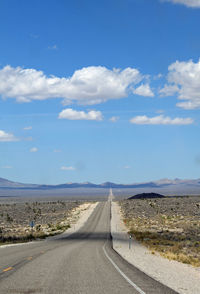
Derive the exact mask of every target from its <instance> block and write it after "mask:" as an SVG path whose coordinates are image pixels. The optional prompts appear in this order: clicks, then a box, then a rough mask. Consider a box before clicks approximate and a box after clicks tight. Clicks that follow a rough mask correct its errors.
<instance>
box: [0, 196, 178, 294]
mask: <svg viewBox="0 0 200 294" xmlns="http://www.w3.org/2000/svg"><path fill="white" fill-rule="evenodd" d="M0 293H1V294H3V293H48V294H51V293H58V294H59V293H74V294H79V293H88V294H90V293H91V294H96V293H97V294H98V293H101V294H102V293H107V294H109V293H123V294H129V293H133V294H138V293H140V294H150V293H151V294H158V293H159V294H172V293H173V294H174V293H176V292H174V291H173V290H171V289H169V288H167V287H165V286H164V285H162V284H160V283H159V282H157V281H155V280H153V279H152V278H150V277H148V276H147V275H145V274H144V273H142V272H141V271H139V270H138V269H136V268H135V267H133V266H132V265H130V264H128V263H127V262H126V261H125V260H123V259H122V258H121V257H120V256H119V255H118V254H117V253H116V252H115V251H114V250H113V249H112V241H111V238H110V202H109V201H107V202H102V203H99V204H98V206H97V207H96V208H95V210H94V212H93V213H92V215H91V216H90V217H89V219H88V221H87V223H86V224H85V225H84V226H83V227H82V228H81V229H80V230H79V231H78V232H76V233H74V234H72V235H70V236H68V237H67V236H65V235H62V236H59V237H58V236H57V239H51V238H50V239H46V240H45V241H39V242H34V243H29V244H23V245H18V246H11V247H6V248H0Z"/></svg>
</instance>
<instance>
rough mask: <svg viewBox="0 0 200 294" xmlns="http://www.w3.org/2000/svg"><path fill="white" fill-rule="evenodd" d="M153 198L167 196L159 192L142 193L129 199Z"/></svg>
mask: <svg viewBox="0 0 200 294" xmlns="http://www.w3.org/2000/svg"><path fill="white" fill-rule="evenodd" d="M152 198H165V196H163V195H161V194H157V193H142V194H137V195H135V196H131V197H129V198H128V199H152Z"/></svg>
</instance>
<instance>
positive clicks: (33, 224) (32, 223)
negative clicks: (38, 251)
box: [30, 221, 35, 235]
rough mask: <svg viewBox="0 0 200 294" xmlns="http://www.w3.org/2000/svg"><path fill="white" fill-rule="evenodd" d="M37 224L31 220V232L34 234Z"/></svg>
mask: <svg viewBox="0 0 200 294" xmlns="http://www.w3.org/2000/svg"><path fill="white" fill-rule="evenodd" d="M34 226H35V222H34V221H31V222H30V227H31V234H32V235H33V227H34Z"/></svg>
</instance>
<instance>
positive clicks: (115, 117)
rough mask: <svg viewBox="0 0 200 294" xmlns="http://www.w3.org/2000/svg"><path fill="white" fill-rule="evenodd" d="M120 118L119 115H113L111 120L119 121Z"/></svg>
mask: <svg viewBox="0 0 200 294" xmlns="http://www.w3.org/2000/svg"><path fill="white" fill-rule="evenodd" d="M118 120H119V116H112V117H111V118H110V121H111V122H114V123H115V122H117V121H118Z"/></svg>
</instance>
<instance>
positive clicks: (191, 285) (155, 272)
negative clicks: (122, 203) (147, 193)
mask: <svg viewBox="0 0 200 294" xmlns="http://www.w3.org/2000/svg"><path fill="white" fill-rule="evenodd" d="M111 209H112V218H111V234H112V238H113V248H114V249H115V250H116V251H117V252H118V253H119V254H120V255H121V256H122V257H123V258H124V259H125V260H127V261H128V262H129V263H131V264H133V265H134V266H135V267H137V268H138V269H140V270H141V271H143V272H144V273H146V274H147V275H149V276H151V277H152V278H154V279H155V280H157V281H159V282H161V283H163V284H165V285H166V286H168V287H170V288H172V289H173V290H175V291H177V292H178V293H180V294H199V293H200V290H199V289H200V268H194V267H192V266H190V265H186V264H182V263H180V262H177V261H169V260H167V259H165V258H163V257H161V256H160V255H159V254H157V253H156V254H152V253H151V252H150V251H149V250H148V249H147V248H146V247H144V246H143V245H141V244H140V243H138V242H137V241H136V240H134V239H132V240H131V248H130V249H129V242H130V241H129V236H128V234H127V231H128V229H127V228H126V226H125V225H124V223H123V221H122V216H121V212H120V207H119V205H118V204H117V202H112V206H111Z"/></svg>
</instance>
